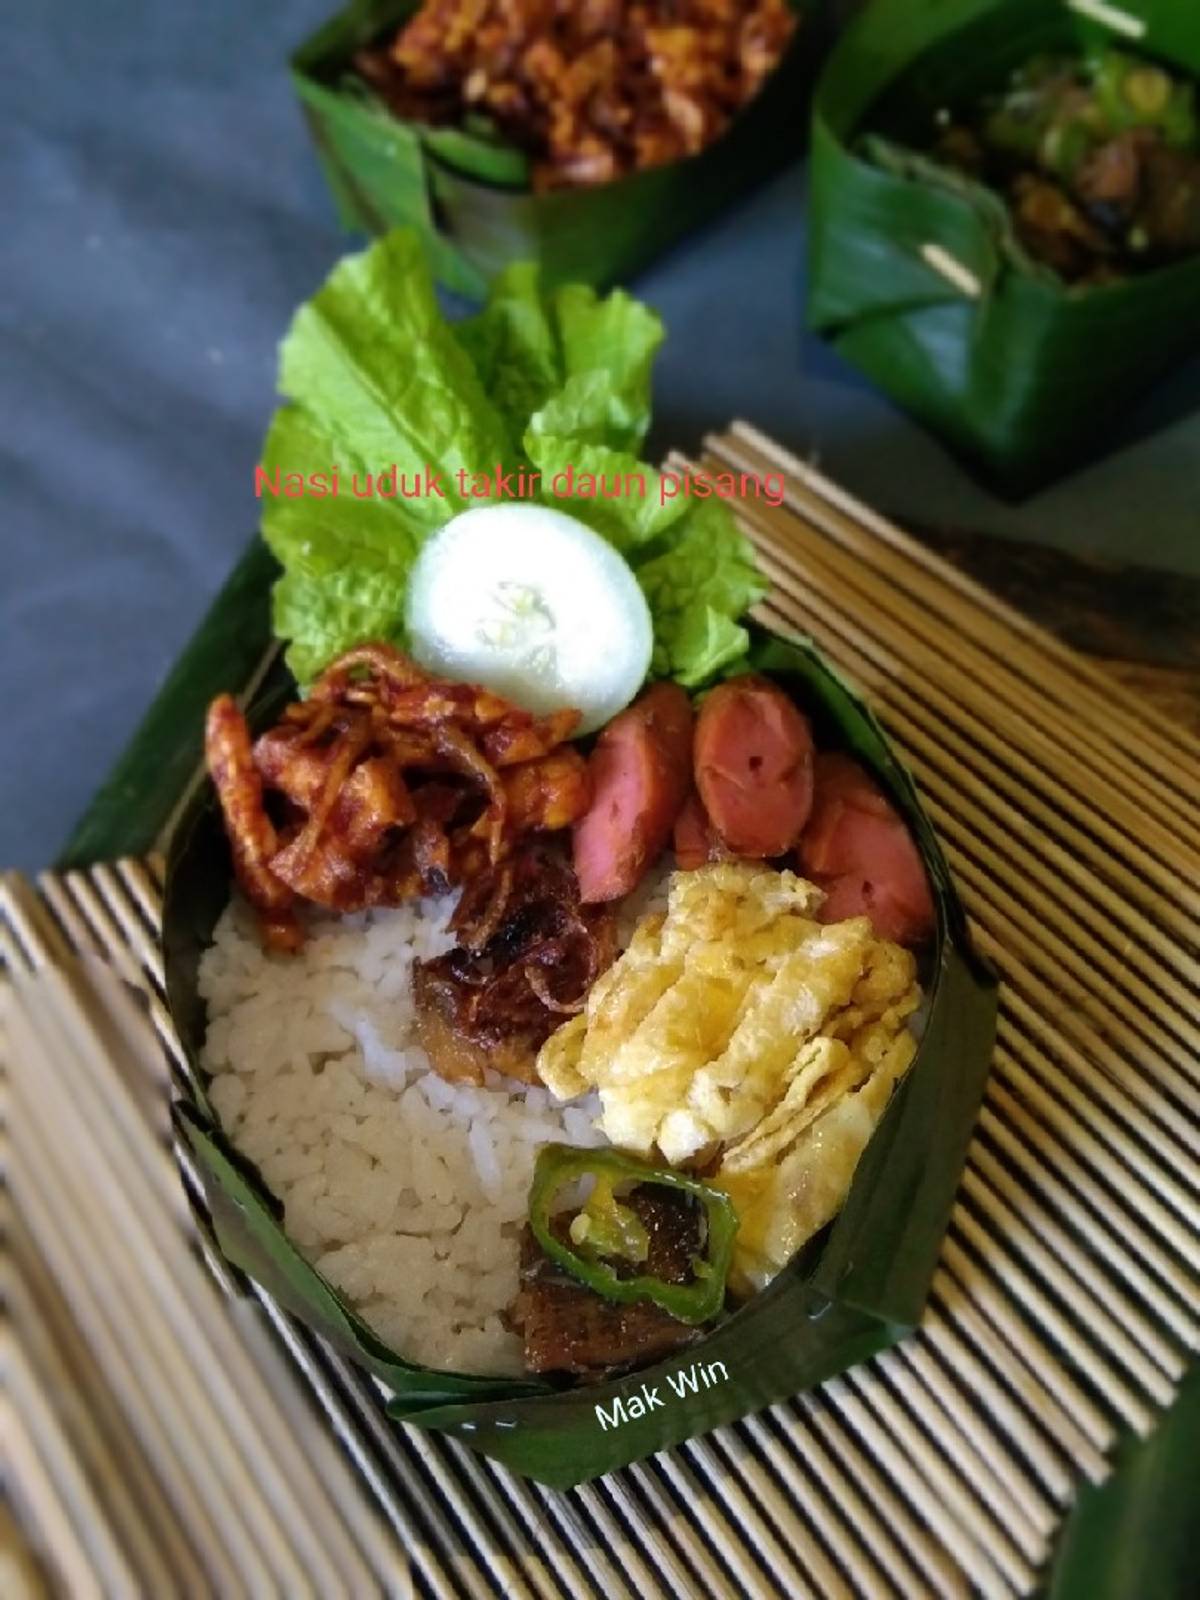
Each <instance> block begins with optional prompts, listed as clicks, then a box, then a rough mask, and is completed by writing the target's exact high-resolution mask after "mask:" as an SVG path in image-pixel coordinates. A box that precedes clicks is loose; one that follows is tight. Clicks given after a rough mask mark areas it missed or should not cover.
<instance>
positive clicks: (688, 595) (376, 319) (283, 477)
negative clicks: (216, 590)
mask: <svg viewBox="0 0 1200 1600" xmlns="http://www.w3.org/2000/svg"><path fill="white" fill-rule="evenodd" d="M662 338H663V328H662V323H661V321H660V320H659V318H658V317H657V316H656V315H655V314H654V312H653V311H651V310H650V309H649V308H648V307H647V306H644V305H641V304H640V303H639V302H638V301H637V300H634V299H633V298H632V297H631V296H630V295H628V294H625V293H624V292H623V291H621V290H617V291H615V292H614V293H612V294H610V295H608V296H606V297H604V298H601V297H600V296H598V295H597V294H596V293H595V292H594V290H592V289H590V288H587V287H585V286H584V285H580V284H571V285H567V286H566V287H564V288H560V289H559V290H557V291H556V292H554V293H552V294H547V293H543V291H542V289H541V286H540V284H539V281H538V274H537V269H536V267H535V266H533V265H532V264H530V263H520V264H518V265H516V266H513V267H510V268H508V269H507V270H506V271H505V272H503V273H501V274H500V275H499V276H498V277H497V279H496V280H495V282H494V284H493V286H492V289H491V292H490V294H489V296H488V301H487V304H486V305H485V306H484V307H483V309H482V310H481V311H479V312H478V313H477V314H476V315H475V316H472V317H469V318H466V319H465V320H463V321H461V322H458V323H457V324H453V325H452V324H451V323H449V322H448V321H447V320H446V319H445V317H444V316H443V315H442V312H441V309H440V307H439V305H438V302H437V296H436V294H435V291H434V288H433V283H432V280H431V278H430V274H429V271H428V267H427V266H426V263H425V259H424V255H423V253H422V248H421V245H420V242H419V240H418V239H417V237H416V235H414V234H412V233H410V232H408V231H407V230H403V229H401V230H397V231H396V232H394V233H391V234H388V235H387V236H386V237H384V238H383V239H381V240H379V241H378V242H377V243H375V244H374V245H372V246H371V247H370V249H368V250H366V251H364V252H363V253H362V254H360V255H356V256H349V257H347V258H345V259H344V260H343V261H341V262H339V263H338V265H337V266H336V267H335V268H334V270H333V272H332V273H331V274H330V277H329V279H328V281H327V282H326V283H325V285H324V287H323V288H322V289H320V290H319V291H318V293H317V294H316V295H314V296H313V298H312V299H311V300H310V301H308V302H307V303H306V304H305V305H303V306H302V307H301V308H300V310H299V311H298V312H297V314H296V316H295V318H294V319H293V322H292V326H291V328H290V329H289V331H288V334H287V337H286V338H285V340H284V342H283V346H282V349H281V357H280V377H279V387H280V390H281V392H282V394H283V395H284V396H285V398H286V401H287V403H286V404H285V405H283V406H282V407H281V408H280V409H279V410H278V411H277V412H276V414H275V417H274V419H273V421H272V423H271V427H270V429H269V431H268V434H267V438H266V441H265V443H264V446H263V460H262V473H263V475H264V476H265V480H266V483H267V484H268V485H271V486H276V485H277V486H279V489H280V492H278V493H272V492H271V489H270V488H267V487H264V488H263V489H262V495H263V524H262V527H263V536H264V538H265V539H266V542H267V544H268V545H269V546H270V548H271V550H272V551H273V552H274V554H275V556H276V557H277V558H278V560H279V562H280V564H281V565H282V567H283V569H284V571H283V576H282V577H281V578H280V579H279V581H278V583H277V584H276V587H275V591H274V596H273V621H274V627H275V631H276V633H277V634H278V635H279V636H280V637H282V638H285V639H287V640H288V641H289V644H288V652H287V660H288V665H289V667H290V668H291V669H292V671H293V673H294V674H295V676H296V678H297V680H298V681H299V682H301V683H306V682H308V681H309V680H311V678H312V677H313V676H315V674H316V673H317V672H319V671H320V669H321V668H322V666H324V665H325V663H326V662H328V661H329V660H330V659H331V658H332V657H333V656H335V655H337V654H338V653H339V652H340V651H341V650H344V649H346V648H348V647H349V646H350V645H352V644H355V643H357V642H359V641H360V640H362V639H364V638H368V637H370V638H384V639H389V640H391V641H393V642H395V643H397V644H401V645H402V644H403V643H404V625H403V615H404V597H405V588H406V585H407V581H408V574H409V572H410V570H411V567H412V564H413V562H414V561H415V559H416V556H417V553H418V551H419V550H420V548H421V545H422V543H423V542H424V540H425V539H426V538H428V536H429V535H430V534H431V533H432V532H434V531H435V530H436V529H437V528H439V527H441V526H442V525H443V524H444V523H445V522H447V521H448V520H449V519H450V518H451V517H452V516H454V515H456V514H457V513H458V512H459V511H462V510H465V509H466V508H467V507H468V506H469V505H477V504H482V503H484V502H482V501H479V500H472V499H471V498H470V495H469V487H470V484H469V480H470V478H471V477H472V476H473V475H475V474H478V473H493V472H494V471H496V470H497V469H499V470H501V471H505V472H515V471H517V470H519V469H525V470H527V471H537V472H539V473H541V475H542V477H541V485H540V489H539V498H540V500H541V502H542V503H544V504H548V505H552V506H555V507H557V508H558V509H560V510H565V511H569V512H570V513H571V515H573V516H576V517H578V518H579V519H580V520H581V521H583V522H586V523H588V524H589V526H591V527H593V528H594V529H595V530H596V531H597V532H598V533H600V534H601V535H602V536H603V537H604V538H606V539H608V540H609V541H610V542H611V543H612V544H614V545H615V546H616V547H617V549H619V550H620V551H621V552H622V554H623V555H624V556H625V558H626V560H627V561H629V563H630V565H631V567H632V568H633V570H634V572H635V574H636V575H637V577H638V580H639V582H640V583H641V585H642V588H643V589H644V591H645V593H646V597H647V600H648V602H649V605H650V610H651V614H652V617H653V619H654V630H655V651H654V661H653V671H654V673H655V675H656V676H670V677H673V678H676V679H677V680H678V681H679V682H681V683H684V684H687V685H689V686H691V685H695V684H699V683H701V682H703V681H704V680H705V679H707V678H709V677H712V676H713V675H714V674H715V673H716V672H718V671H720V670H721V669H722V667H724V666H727V665H728V663H729V662H730V661H732V660H734V659H736V657H737V656H738V655H739V654H740V653H741V652H742V651H744V649H745V647H746V636H745V632H744V630H743V629H742V628H741V627H740V626H739V625H738V620H737V619H738V618H739V617H740V616H741V615H742V614H743V613H744V612H745V611H746V609H747V608H748V607H749V606H750V605H752V604H753V603H754V601H755V600H757V599H758V598H759V597H760V596H761V594H762V593H763V591H764V587H765V586H764V584H763V582H762V580H761V578H760V576H759V574H758V572H757V570H756V568H755V566H754V560H753V555H752V553H751V549H750V546H749V544H748V542H747V541H746V540H745V539H744V538H742V536H741V535H740V534H739V532H738V530H737V528H736V525H735V524H734V521H733V518H732V516H731V515H730V514H729V511H728V508H727V507H726V506H724V505H722V504H721V503H720V502H718V501H712V500H710V501H697V502H694V503H693V502H690V501H688V500H686V499H683V498H674V499H667V500H666V501H665V503H664V502H663V500H662V496H661V493H660V478H659V474H658V473H657V472H656V471H655V470H654V469H653V468H652V467H650V466H648V465H647V464H646V463H645V462H644V461H642V460H641V459H640V456H641V450H642V448H643V445H644V443H645V438H646V432H647V430H648V428H649V425H650V414H651V376H652V370H653V365H654V358H655V355H656V353H657V351H658V348H659V345H660V344H661V343H662ZM568 466H570V467H573V468H574V470H575V472H576V473H581V472H586V473H592V474H594V475H595V476H597V477H600V476H603V477H605V478H606V479H609V480H610V481H611V477H612V475H613V474H619V475H620V477H621V479H622V481H624V480H625V479H626V477H627V476H628V475H638V474H640V475H641V477H642V479H643V480H644V481H645V485H646V493H645V495H644V496H643V495H641V494H636V493H635V494H631V495H627V496H625V495H623V496H620V497H617V498H613V499H608V498H604V497H597V498H594V499H585V498H579V497H571V498H562V497H560V496H556V495H555V494H554V492H553V484H554V480H555V477H556V475H557V474H559V473H561V472H564V471H565V470H566V468H567V467H568ZM334 467H336V468H337V469H338V475H339V484H338V493H337V494H336V495H333V494H329V495H327V496H325V497H323V498H317V497H315V495H314V494H312V493H305V494H299V493H294V494H293V495H291V496H289V495H287V494H285V493H284V492H282V491H283V487H284V486H286V485H288V484H289V483H290V484H291V485H292V486H293V487H294V486H296V485H298V484H299V483H300V482H301V480H304V481H305V482H307V481H308V480H309V479H310V477H311V475H313V474H330V473H331V472H332V471H333V469H334ZM392 469H394V471H395V472H396V474H398V475H399V479H401V480H402V481H403V485H404V487H407V488H408V489H409V491H410V492H409V493H408V494H405V493H403V492H396V493H393V494H389V495H387V496H381V495H380V494H378V493H375V494H367V493H365V492H362V491H365V489H366V487H367V482H368V475H377V474H379V473H380V472H384V471H389V470H392ZM460 473H463V474H465V475H466V476H465V479H464V481H463V482H461V483H460V481H459V474H460ZM289 475H294V476H291V477H289ZM431 480H432V482H433V483H436V492H430V489H429V486H430V484H431ZM418 481H419V482H421V484H422V485H423V486H424V489H425V492H422V493H420V494H413V493H412V492H411V491H412V489H413V488H414V487H415V485H416V484H417V482H418ZM356 485H357V487H358V488H359V490H360V493H359V494H357V495H356V494H355V493H354V488H355V486H356ZM398 486H399V484H398Z"/></svg>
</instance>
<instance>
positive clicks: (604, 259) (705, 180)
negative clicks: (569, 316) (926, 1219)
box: [292, 0, 827, 298]
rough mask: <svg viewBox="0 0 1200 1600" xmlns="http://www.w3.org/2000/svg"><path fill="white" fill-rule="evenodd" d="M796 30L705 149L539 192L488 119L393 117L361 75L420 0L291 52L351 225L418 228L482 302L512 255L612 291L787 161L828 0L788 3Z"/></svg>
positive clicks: (379, 8) (346, 21) (434, 259)
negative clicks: (358, 61)
mask: <svg viewBox="0 0 1200 1600" xmlns="http://www.w3.org/2000/svg"><path fill="white" fill-rule="evenodd" d="M787 3H788V4H789V5H790V6H791V7H792V9H794V10H795V11H796V13H797V15H798V24H797V26H796V28H795V31H794V32H793V34H792V37H791V40H790V43H789V44H788V45H787V47H786V49H785V50H784V52H783V55H782V58H781V60H780V62H779V65H778V66H777V67H776V68H775V70H774V71H773V72H772V73H771V74H770V75H769V76H768V77H767V78H766V80H765V81H764V83H763V85H762V87H761V88H760V89H759V90H758V92H757V93H756V94H754V95H753V97H752V98H751V99H750V100H749V101H748V102H747V103H746V104H745V105H744V107H743V108H742V110H741V111H739V112H738V113H737V114H736V115H735V116H734V117H733V118H732V120H731V121H730V122H729V124H728V126H727V127H726V128H725V130H724V132H723V133H721V134H719V135H718V136H717V137H716V138H715V140H714V141H713V142H712V143H710V144H708V145H707V146H706V147H705V148H704V149H702V150H700V151H699V153H698V154H695V155H691V156H688V157H686V158H684V159H682V160H677V161H672V162H669V163H668V164H665V165H661V166H650V167H645V168H643V169H642V170H640V171H636V172H633V173H631V174H629V175H627V176H623V177H618V178H616V179H615V180H613V181H611V182H606V183H593V184H590V185H580V186H576V187H558V188H553V189H551V190H549V191H548V192H543V193H537V192H535V191H534V187H533V183H532V173H531V164H530V161H529V158H528V157H527V156H526V154H525V153H524V152H523V151H521V150H520V149H517V148H516V147H515V146H514V145H512V144H510V143H507V142H505V141H503V140H502V139H501V138H500V137H499V136H498V135H497V134H496V133H495V131H492V130H489V129H488V128H487V127H485V126H478V125H477V126H475V127H472V128H467V127H465V126H461V125H453V124H442V125H437V126H435V125H431V124H429V123H424V122H418V121H415V120H403V119H401V118H400V117H398V116H396V115H394V114H393V113H392V112H391V111H390V110H389V109H388V107H387V105H386V104H385V102H384V101H383V100H382V99H381V98H379V97H378V96H377V95H376V94H374V93H373V92H372V91H371V89H370V88H369V87H368V85H367V83H366V81H365V80H364V79H363V78H362V77H361V76H358V75H357V74H356V73H355V72H354V70H353V58H354V57H355V55H356V54H357V52H358V51H359V50H361V49H362V48H363V47H364V46H367V45H370V44H375V43H378V42H379V41H381V40H386V39H387V37H388V36H389V34H391V33H394V32H395V30H396V28H397V27H398V26H399V25H400V24H401V23H403V22H404V21H405V20H406V19H407V18H409V17H410V16H412V15H413V14H414V13H415V12H416V11H417V10H418V9H419V7H418V5H417V4H416V0H356V3H354V4H351V5H349V6H347V7H346V8H345V9H344V10H342V11H340V12H338V13H337V15H336V16H334V17H333V18H332V19H331V20H330V21H329V22H328V23H327V24H326V25H325V26H324V27H323V28H321V29H320V30H319V31H318V32H317V33H316V34H314V35H313V36H312V37H311V38H310V39H309V40H308V41H307V42H306V43H305V44H303V45H302V46H301V47H300V49H299V50H298V51H297V52H296V54H295V56H294V57H293V58H292V77H293V81H294V83H295V86H296V89H297V92H298V94H299V96H300V100H301V102H302V105H303V108H304V112H305V116H306V118H307V120H308V124H309V127H310V129H311V131H312V135H313V138H314V140H315V142H316V145H317V150H318V153H319V156H320V159H321V164H322V167H323V169H324V172H325V176H326V179H327V180H328V183H329V186H330V188H331V190H332V191H333V195H334V199H335V201H336V202H337V207H338V213H339V216H340V218H341V221H342V223H343V225H344V226H345V227H347V228H349V229H355V230H358V229H361V230H364V231H366V232H367V233H383V232H386V231H387V230H388V229H389V228H392V227H395V226H396V225H397V224H402V223H407V224H409V225H411V226H414V227H416V228H418V229H419V230H420V232H421V234H422V236H423V237H424V239H425V241H426V244H427V247H428V250H429V256H430V261H431V264H432V266H433V269H434V272H435V275H436V276H437V278H438V280H439V281H440V282H441V283H442V284H443V285H444V286H445V287H447V288H448V289H452V290H454V291H456V292H458V293H460V294H464V295H468V296H471V297H473V298H478V297H480V296H481V295H482V293H483V289H484V286H485V284H486V283H487V281H488V279H489V278H490V277H491V276H492V275H493V274H494V273H495V272H497V271H498V270H500V269H501V268H502V267H504V266H506V265H507V264H508V263H509V262H512V261H517V260H530V259H532V260H536V261H537V262H538V263H539V264H540V266H541V269H542V277H543V281H544V282H547V283H550V284H556V283H563V282H568V281H572V280H582V281H585V282H588V283H592V284H594V285H596V286H597V287H606V286H608V285H611V284H613V283H615V282H618V281H622V280H625V279H628V278H629V277H630V276H631V275H632V274H634V273H635V272H637V271H638V270H639V269H640V268H641V267H643V266H644V265H646V263H647V262H649V261H650V260H651V259H652V258H653V257H654V256H656V255H658V254H660V253H661V252H662V251H663V250H665V249H666V248H667V247H668V246H669V245H671V244H672V243H674V241H675V240H676V239H678V238H679V237H680V236H681V235H682V234H685V233H687V232H689V231H690V230H692V229H694V228H696V227H698V226H699V225H700V224H702V223H704V222H706V221H708V220H709V219H710V218H711V217H713V216H715V215H716V214H717V212H719V211H720V210H722V209H723V208H724V207H725V206H727V205H729V204H730V203H731V202H732V201H734V200H736V199H737V198H738V197H740V196H741V195H743V194H745V193H746V192H747V191H748V190H749V189H751V188H753V187H754V186H755V185H757V184H758V183H760V182H762V181H763V180H764V179H765V178H767V177H769V176H770V175H771V174H772V173H774V172H776V171H778V170H779V169H780V168H782V167H784V166H786V165H787V163H788V162H789V161H791V160H792V159H793V158H794V157H795V156H796V155H798V154H799V152H800V151H801V150H802V149H803V147H804V144H805V141H806V139H807V134H808V116H807V100H808V94H809V91H810V89H811V86H812V84H813V82H814V80H815V78H816V74H817V69H818V68H819V66H820V61H821V57H822V55H823V53H824V46H825V43H826V41H827V27H826V24H825V21H824V14H825V6H824V0H787Z"/></svg>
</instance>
